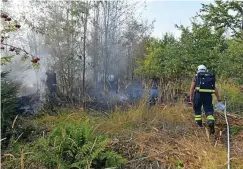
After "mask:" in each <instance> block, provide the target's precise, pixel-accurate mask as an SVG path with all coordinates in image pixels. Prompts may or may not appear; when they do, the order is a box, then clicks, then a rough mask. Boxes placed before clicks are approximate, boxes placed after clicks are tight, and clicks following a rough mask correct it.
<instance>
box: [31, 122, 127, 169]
mask: <svg viewBox="0 0 243 169" xmlns="http://www.w3.org/2000/svg"><path fill="white" fill-rule="evenodd" d="M108 143H109V140H108V138H107V137H105V136H103V135H96V134H95V133H94V132H93V131H92V128H91V126H90V125H88V124H87V123H82V124H79V123H77V122H76V123H75V122H64V123H62V124H59V125H58V126H57V127H56V128H55V129H54V130H53V131H52V132H51V134H50V136H48V138H44V137H42V138H40V139H38V140H37V141H36V142H35V143H34V144H33V148H32V151H33V150H34V155H32V156H30V157H29V159H28V161H29V162H31V163H41V164H42V165H44V166H45V167H47V168H56V167H57V166H58V167H59V168H73V169H74V168H90V167H92V168H102V167H118V166H120V165H121V164H122V163H124V162H125V161H124V159H123V158H122V157H121V156H120V155H118V154H116V153H115V152H113V151H112V150H110V149H109V148H108V147H107V145H108Z"/></svg>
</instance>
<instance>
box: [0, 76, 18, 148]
mask: <svg viewBox="0 0 243 169" xmlns="http://www.w3.org/2000/svg"><path fill="white" fill-rule="evenodd" d="M7 75H8V73H7V72H1V137H2V139H3V138H6V140H9V139H10V138H11V136H12V129H11V125H12V123H13V120H14V118H15V116H16V112H15V107H17V106H18V101H19V100H18V97H17V92H18V89H19V86H18V85H17V84H15V83H13V82H11V81H9V80H7V78H6V77H7ZM5 142H7V141H5ZM2 146H3V145H2ZM4 146H6V145H4Z"/></svg>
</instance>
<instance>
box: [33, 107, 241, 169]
mask: <svg viewBox="0 0 243 169" xmlns="http://www.w3.org/2000/svg"><path fill="white" fill-rule="evenodd" d="M87 120H89V122H90V123H91V124H92V125H93V129H94V130H95V131H96V132H102V133H105V134H107V135H109V136H110V138H111V139H112V141H111V147H113V149H115V150H116V151H118V152H120V153H122V154H123V155H124V156H125V157H126V158H127V159H128V163H127V165H126V168H151V167H152V168H163V167H166V168H185V169H196V168H201V169H221V168H222V169H223V168H226V166H227V147H226V142H225V140H226V139H225V136H224V134H223V136H222V137H220V138H218V139H215V138H214V137H209V136H208V132H207V129H206V128H202V129H198V128H197V127H196V126H195V124H194V114H193V112H192V108H191V107H185V106H184V105H183V104H177V105H170V106H169V105H157V106H154V107H153V108H152V109H151V110H148V109H147V108H146V104H145V103H141V104H140V105H139V106H138V107H136V108H131V109H129V110H128V111H126V112H119V111H116V112H114V113H112V114H110V115H109V116H101V115H99V116H93V115H88V114H85V113H82V111H80V112H77V111H73V112H71V113H70V114H62V115H60V116H49V115H45V116H44V117H42V118H41V119H38V120H37V121H36V123H37V124H38V125H44V126H47V127H48V128H50V129H51V128H52V127H53V126H55V124H57V123H60V122H65V121H79V122H82V121H87ZM216 120H217V126H216V137H218V136H219V132H220V130H225V127H224V126H225V124H224V119H223V116H221V115H217V116H216ZM204 121H205V119H204ZM223 133H225V131H223ZM216 141H217V144H215V142H216ZM231 141H232V142H231V144H232V150H231V155H232V167H233V168H234V169H241V168H243V166H242V161H243V152H242V147H243V145H242V143H243V136H242V133H240V136H239V135H237V136H234V137H233V138H232V139H231Z"/></svg>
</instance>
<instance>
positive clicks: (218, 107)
mask: <svg viewBox="0 0 243 169" xmlns="http://www.w3.org/2000/svg"><path fill="white" fill-rule="evenodd" d="M215 107H216V109H217V110H220V111H224V110H225V108H226V106H225V105H224V104H223V103H222V101H221V100H219V101H218V102H217V103H216V105H215Z"/></svg>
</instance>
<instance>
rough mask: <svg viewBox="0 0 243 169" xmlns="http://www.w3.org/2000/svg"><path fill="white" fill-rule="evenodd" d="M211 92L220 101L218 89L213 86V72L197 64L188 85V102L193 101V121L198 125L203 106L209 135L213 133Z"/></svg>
mask: <svg viewBox="0 0 243 169" xmlns="http://www.w3.org/2000/svg"><path fill="white" fill-rule="evenodd" d="M212 94H215V96H216V98H217V102H221V99H220V95H219V91H218V89H217V88H216V87H215V74H214V73H212V72H208V71H207V69H206V67H205V66H204V65H199V66H198V67H197V73H196V76H195V77H194V78H193V80H192V83H191V87H190V102H191V103H193V109H194V113H195V121H196V124H197V125H198V127H203V125H202V113H201V107H202V106H203V109H204V112H205V114H206V117H207V122H208V127H209V129H210V135H213V134H214V133H215V130H214V124H215V122H214V121H215V120H214V108H213V103H212Z"/></svg>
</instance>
